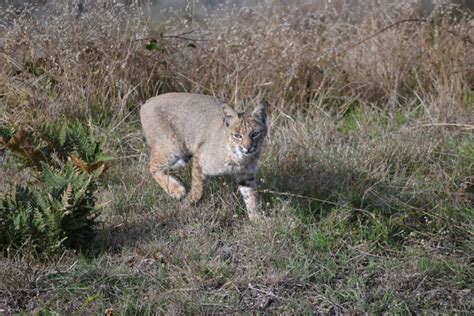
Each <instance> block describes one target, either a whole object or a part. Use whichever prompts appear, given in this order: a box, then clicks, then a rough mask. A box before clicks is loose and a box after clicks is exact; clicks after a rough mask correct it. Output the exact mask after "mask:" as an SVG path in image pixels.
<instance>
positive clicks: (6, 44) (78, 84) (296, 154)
mask: <svg viewBox="0 0 474 316" xmlns="http://www.w3.org/2000/svg"><path fill="white" fill-rule="evenodd" d="M92 6H93V5H92ZM60 7H61V8H62V10H61V12H59V13H58V14H57V15H55V16H54V17H52V18H51V19H50V20H48V23H46V22H45V21H44V20H35V19H34V18H33V17H31V16H30V15H28V14H27V13H24V14H23V15H22V16H19V17H16V22H15V24H14V25H12V26H10V27H2V26H0V39H1V41H0V43H1V44H0V65H1V66H0V111H1V113H2V116H1V124H2V125H5V126H7V125H8V126H18V127H22V128H28V127H31V128H35V127H37V126H38V125H39V124H40V123H42V122H49V121H63V120H64V121H70V120H73V119H74V120H80V121H82V122H83V123H84V124H85V125H86V126H88V127H89V129H90V130H91V131H93V132H94V133H95V134H96V135H101V137H103V139H104V146H105V148H106V150H107V152H108V153H109V154H110V155H111V156H113V157H114V158H113V164H112V167H111V168H110V169H109V170H108V171H107V173H106V178H105V179H104V180H103V184H102V190H101V192H100V194H99V196H98V201H97V204H98V205H99V206H100V207H101V216H100V217H99V227H98V230H97V231H98V235H97V237H96V238H95V240H94V244H93V246H91V248H90V249H89V250H88V251H86V252H84V253H75V252H74V251H71V250H65V251H64V253H63V254H62V255H60V256H58V257H54V258H51V259H50V261H49V262H47V263H38V262H35V261H34V260H33V261H31V260H27V259H25V258H28V256H27V255H26V254H25V253H22V251H23V249H18V250H17V251H15V252H12V251H10V252H8V254H9V255H8V256H7V255H5V256H4V257H2V259H1V261H0V265H1V266H2V267H3V268H2V269H0V270H1V271H2V272H0V312H2V313H13V312H33V311H44V312H46V311H50V312H58V313H66V312H77V313H87V314H90V313H104V312H105V310H106V309H112V310H113V311H114V313H117V314H156V313H172V314H188V313H194V314H197V313H199V314H201V313H241V312H270V313H295V314H298V313H310V312H313V313H314V312H316V313H364V312H366V313H375V314H378V313H395V314H396V313H423V312H424V313H430V312H437V313H444V312H446V313H448V312H450V313H469V312H472V308H473V306H472V298H473V294H472V272H473V271H472V265H471V261H472V255H471V253H472V251H473V249H472V219H473V208H472V199H471V198H470V196H472V194H471V193H472V188H471V186H470V184H469V183H470V182H469V179H470V178H472V175H473V174H474V165H473V161H474V147H473V144H474V139H473V134H472V130H473V126H474V116H473V115H472V112H473V103H474V92H473V85H474V81H473V80H474V68H473V63H474V60H473V55H472V49H473V44H472V43H473V41H474V38H472V16H470V15H469V14H466V13H465V12H461V11H457V10H455V9H453V10H447V11H445V12H441V13H437V14H433V15H432V16H429V17H422V16H421V15H420V12H418V11H417V9H416V8H415V6H413V5H412V4H410V3H408V2H407V3H403V4H396V5H387V6H386V7H378V8H377V7H370V8H362V7H361V8H359V9H358V10H345V9H341V10H339V11H335V10H330V9H326V10H322V9H321V7H318V6H317V5H312V4H311V3H305V4H298V5H295V4H292V5H290V4H288V5H285V4H282V3H281V2H278V1H275V3H273V5H271V6H256V7H250V8H239V9H236V8H235V9H229V8H225V9H224V8H222V9H216V10H214V11H211V12H207V13H206V14H203V15H202V16H200V17H198V16H195V17H192V19H190V18H189V15H186V16H185V17H183V16H182V15H181V14H180V13H176V14H174V15H173V16H172V18H171V19H170V20H169V21H158V22H154V23H151V22H150V23H149V21H147V20H146V19H145V18H144V17H143V16H142V15H141V13H140V10H139V8H138V7H131V8H128V7H119V8H114V9H111V8H109V7H107V6H99V5H97V7H90V8H86V10H85V11H84V12H82V14H81V15H78V14H77V11H76V7H75V6H73V5H71V4H69V5H63V6H60ZM3 16H7V17H11V13H8V12H3ZM400 21H402V22H400ZM160 32H161V33H160ZM166 91H189V92H201V93H206V94H212V95H216V96H218V97H220V98H223V99H225V100H227V101H228V102H229V103H231V104H232V105H236V106H237V107H245V106H246V104H249V103H252V102H254V100H255V99H256V97H257V96H258V95H264V96H265V97H266V98H268V99H269V100H270V101H271V103H272V105H273V108H272V115H271V117H272V123H271V131H270V135H269V140H268V142H267V147H266V152H265V155H264V159H263V163H262V170H261V173H260V182H261V187H262V190H263V191H264V192H263V203H264V206H265V211H266V212H267V214H268V218H267V220H266V221H265V222H264V223H262V224H251V223H249V222H248V221H247V220H246V219H245V216H244V208H243V205H242V204H241V202H240V200H239V198H238V196H237V194H236V186H235V184H233V183H232V182H229V179H216V180H213V181H212V182H211V185H210V186H209V188H208V190H207V191H206V195H205V198H204V201H203V203H202V204H200V205H199V206H197V207H195V208H189V209H186V208H184V207H182V206H181V205H180V204H179V203H176V202H174V201H171V200H169V199H167V198H166V197H165V195H164V194H163V193H162V192H161V191H160V190H159V188H158V187H157V186H156V185H155V184H154V182H153V180H152V179H151V177H150V176H149V175H148V174H147V172H146V170H145V169H146V168H145V165H146V161H145V157H146V148H145V146H144V144H143V142H142V137H141V131H140V126H139V122H138V108H139V106H140V104H141V103H142V102H143V101H144V100H146V99H147V98H149V97H150V96H152V95H155V94H158V93H162V92H166ZM2 150H3V149H2ZM0 163H1V166H2V170H1V171H0V172H1V176H2V178H1V181H0V182H1V187H2V191H4V190H7V189H8V188H9V186H11V185H13V184H15V183H18V182H19V181H25V179H28V177H27V176H18V175H17V172H18V170H17V169H15V168H16V163H15V161H14V159H13V158H12V156H11V154H10V153H9V152H8V151H6V150H5V151H2V156H1V161H0ZM24 173H28V170H23V171H22V174H24ZM180 176H181V177H183V178H184V179H185V180H186V179H187V180H189V174H188V173H186V172H185V173H183V174H181V175H180ZM471 182H472V181H471Z"/></svg>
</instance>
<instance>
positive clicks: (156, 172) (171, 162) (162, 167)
mask: <svg viewBox="0 0 474 316" xmlns="http://www.w3.org/2000/svg"><path fill="white" fill-rule="evenodd" d="M179 159H180V158H178V157H176V156H175V155H166V154H162V153H158V152H156V151H152V153H151V155H150V164H149V170H150V172H151V174H152V175H153V178H154V179H155V181H156V182H157V183H158V184H159V185H160V186H161V187H162V188H163V190H165V192H166V193H168V194H169V195H170V196H172V197H173V198H175V199H181V198H183V197H184V196H185V195H186V189H185V188H184V186H183V184H182V183H181V182H180V181H179V180H177V179H176V178H175V177H173V176H170V175H169V174H167V173H166V171H167V170H168V169H170V168H172V167H174V166H175V164H176V162H177V161H178V160H179Z"/></svg>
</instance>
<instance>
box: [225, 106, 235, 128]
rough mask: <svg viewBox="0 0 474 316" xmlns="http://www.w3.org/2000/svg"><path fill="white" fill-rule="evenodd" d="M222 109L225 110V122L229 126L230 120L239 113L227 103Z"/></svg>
mask: <svg viewBox="0 0 474 316" xmlns="http://www.w3.org/2000/svg"><path fill="white" fill-rule="evenodd" d="M222 111H223V112H224V123H225V125H226V126H229V122H230V121H231V120H232V119H233V118H236V117H237V113H236V112H235V111H234V109H233V108H231V107H230V106H228V105H227V104H224V105H223V106H222Z"/></svg>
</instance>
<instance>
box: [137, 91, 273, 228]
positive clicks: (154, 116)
mask: <svg viewBox="0 0 474 316" xmlns="http://www.w3.org/2000/svg"><path fill="white" fill-rule="evenodd" d="M267 108H268V102H267V101H265V100H262V101H261V102H260V103H259V104H258V105H257V106H256V107H255V108H254V109H253V111H252V112H251V113H247V112H241V113H237V112H235V111H234V110H233V109H232V108H231V107H229V106H228V105H227V104H225V103H224V102H222V101H220V100H218V99H216V98H214V97H211V96H207V95H202V94H192V93H167V94H162V95H160V96H157V97H154V98H151V99H149V100H148V101H146V103H145V104H144V105H142V107H141V109H140V120H141V124H142V127H143V132H144V134H145V138H146V142H147V144H148V146H149V147H150V163H149V170H150V172H151V174H152V175H153V177H154V179H155V180H156V182H158V184H159V185H160V186H161V187H162V188H163V190H165V191H166V193H168V194H169V195H171V196H172V197H174V198H176V199H181V198H183V197H184V196H185V194H186V190H185V188H184V186H183V185H182V184H181V183H180V182H179V181H178V180H177V179H176V178H174V177H173V176H171V175H168V174H167V173H166V171H167V170H170V169H174V168H178V167H182V166H184V165H186V164H187V163H188V162H189V161H190V160H191V158H192V186H191V192H190V194H189V196H188V198H187V200H188V202H190V203H196V202H198V201H199V200H200V199H201V197H202V195H203V190H204V182H205V180H206V179H207V178H208V177H209V176H217V175H224V174H231V175H235V176H236V178H237V181H238V185H239V191H240V193H241V194H242V196H243V199H244V202H245V206H246V208H247V213H248V216H249V218H250V219H251V220H254V219H257V218H259V217H260V213H259V211H258V205H259V202H258V194H257V188H256V181H255V174H256V173H257V170H258V167H259V156H260V153H261V149H262V145H263V142H264V139H265V136H266V134H267V114H266V111H267Z"/></svg>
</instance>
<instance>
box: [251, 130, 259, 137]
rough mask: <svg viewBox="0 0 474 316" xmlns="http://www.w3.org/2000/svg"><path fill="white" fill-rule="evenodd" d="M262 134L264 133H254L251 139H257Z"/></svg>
mask: <svg viewBox="0 0 474 316" xmlns="http://www.w3.org/2000/svg"><path fill="white" fill-rule="evenodd" d="M260 134H262V132H260V131H259V132H253V133H252V134H250V137H252V138H257V137H258V136H260Z"/></svg>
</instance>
